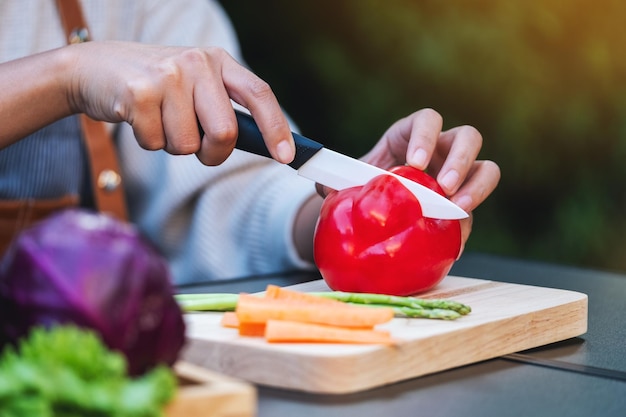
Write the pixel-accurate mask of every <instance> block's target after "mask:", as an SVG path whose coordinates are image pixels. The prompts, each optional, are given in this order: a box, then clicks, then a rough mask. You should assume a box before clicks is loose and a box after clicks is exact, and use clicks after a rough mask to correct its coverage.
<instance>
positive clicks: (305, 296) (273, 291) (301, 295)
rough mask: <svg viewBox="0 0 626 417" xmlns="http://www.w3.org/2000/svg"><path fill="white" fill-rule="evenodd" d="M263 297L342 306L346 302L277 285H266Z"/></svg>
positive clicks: (344, 305)
mask: <svg viewBox="0 0 626 417" xmlns="http://www.w3.org/2000/svg"><path fill="white" fill-rule="evenodd" d="M265 297H266V298H272V299H278V300H293V301H301V302H306V303H314V304H318V305H329V306H337V307H339V306H342V307H346V306H348V304H346V303H344V302H342V301H337V300H333V299H330V298H324V297H320V296H319V295H313V294H309V293H305V292H300V291H294V290H290V289H287V288H283V287H279V286H277V285H268V286H267V288H266V290H265Z"/></svg>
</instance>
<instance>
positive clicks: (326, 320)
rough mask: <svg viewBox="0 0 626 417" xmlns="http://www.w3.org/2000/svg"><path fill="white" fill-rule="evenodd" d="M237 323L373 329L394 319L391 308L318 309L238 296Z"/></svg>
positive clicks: (331, 307)
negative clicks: (297, 323)
mask: <svg viewBox="0 0 626 417" xmlns="http://www.w3.org/2000/svg"><path fill="white" fill-rule="evenodd" d="M236 313H237V318H238V319H239V322H240V323H242V322H253V323H265V322H267V321H268V320H271V319H276V320H290V321H300V322H305V323H317V324H328V325H335V326H344V327H373V326H375V325H377V324H381V323H386V322H388V321H390V320H391V319H393V315H394V311H393V309H391V308H385V307H381V308H371V307H361V306H355V305H343V304H342V305H340V306H338V307H334V306H331V305H324V306H321V305H319V304H315V303H308V302H302V301H296V300H280V299H271V298H262V297H256V296H253V295H249V294H240V295H239V301H238V302H237V309H236Z"/></svg>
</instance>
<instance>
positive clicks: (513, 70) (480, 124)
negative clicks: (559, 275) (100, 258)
mask: <svg viewBox="0 0 626 417" xmlns="http://www.w3.org/2000/svg"><path fill="white" fill-rule="evenodd" d="M222 3H223V5H224V7H225V9H226V10H227V12H228V13H229V14H230V16H231V18H232V19H233V22H234V24H235V27H236V29H237V32H238V34H239V36H240V40H241V42H242V45H243V51H244V56H245V59H246V61H247V63H248V64H249V65H250V66H251V67H252V68H253V69H254V71H255V72H257V73H258V74H259V75H261V76H262V77H263V78H264V79H265V80H267V81H268V82H269V83H270V84H271V85H272V87H273V88H274V90H275V92H276V94H277V96H278V97H279V99H280V100H281V102H282V104H283V105H284V107H285V108H286V109H287V110H288V112H289V114H290V115H291V116H292V117H293V119H294V120H295V121H296V123H297V124H298V126H299V127H300V130H301V131H302V133H304V134H305V135H307V136H310V137H312V138H315V139H317V140H319V141H321V142H324V143H325V144H326V145H327V146H328V147H330V148H333V149H336V150H339V151H343V152H346V153H348V154H352V155H354V156H360V155H361V154H363V153H365V152H366V151H367V150H369V148H370V147H371V146H372V145H373V144H374V143H375V142H376V140H377V139H378V138H379V137H380V135H381V134H382V133H383V132H384V130H385V129H386V128H387V127H388V126H389V125H390V124H391V123H392V122H393V121H395V120H396V119H398V118H400V117H402V116H404V115H407V114H409V113H410V112H412V111H414V110H417V109H419V108H423V107H433V108H435V109H436V110H437V111H439V112H440V113H441V114H442V115H443V116H444V120H445V124H446V126H445V127H446V128H449V127H452V126H455V125H459V124H471V125H473V126H475V127H477V128H478V129H479V130H480V131H481V133H482V134H483V137H484V146H483V150H482V152H481V155H480V157H481V158H482V159H492V160H495V161H496V162H497V163H498V164H499V165H500V167H501V169H502V180H501V182H500V185H499V186H498V189H497V190H496V192H495V193H494V194H492V195H491V196H490V197H489V199H488V200H487V202H485V203H484V204H483V205H482V206H481V207H479V209H478V210H476V212H475V221H474V232H473V234H472V237H471V238H470V240H469V242H468V247H467V250H475V251H482V252H489V253H495V254H503V255H510V256H516V257H521V258H529V259H538V260H546V261H552V262H559V263H567V264H572V265H578V266H586V267H594V268H601V269H609V270H620V271H625V270H626V163H625V160H626V52H625V51H624V45H626V25H625V24H624V21H625V19H626V2H624V1H623V0H600V1H599V2H595V3H590V2H588V1H583V0H511V1H499V0H473V1H462V0H448V1H438V0H419V1H414V0H344V1H336V0H315V1H306V0H300V1H290V0H265V1H262V2H261V1H255V0H223V2H222Z"/></svg>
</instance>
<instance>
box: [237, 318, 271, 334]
mask: <svg viewBox="0 0 626 417" xmlns="http://www.w3.org/2000/svg"><path fill="white" fill-rule="evenodd" d="M265 329H266V324H265V323H250V322H248V321H244V322H242V323H239V336H257V337H258V336H265Z"/></svg>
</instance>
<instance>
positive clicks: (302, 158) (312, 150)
mask: <svg viewBox="0 0 626 417" xmlns="http://www.w3.org/2000/svg"><path fill="white" fill-rule="evenodd" d="M235 114H236V116H237V124H238V128H239V136H238V138H237V144H236V145H235V147H236V148H237V149H240V150H243V151H246V152H251V153H254V154H257V155H261V156H265V157H268V158H271V157H272V156H271V155H270V152H269V151H268V149H267V147H266V146H265V142H264V140H263V135H262V134H261V131H260V130H259V127H258V126H257V124H256V122H255V121H254V119H253V118H252V116H250V115H248V114H246V113H244V112H241V111H239V110H235ZM198 127H199V128H200V136H203V135H204V133H203V130H202V128H201V127H200V124H199V123H198ZM292 135H293V139H294V141H295V144H296V155H295V158H294V160H293V161H292V162H290V163H289V164H288V165H289V166H290V167H291V168H293V169H295V170H296V171H297V172H298V175H301V176H303V177H305V178H308V179H310V180H312V181H315V182H317V183H320V184H322V185H325V186H327V187H330V188H332V189H334V190H343V189H344V188H350V187H355V186H358V185H364V184H365V183H367V182H368V181H369V180H371V179H373V178H374V177H377V176H379V175H391V176H393V177H395V178H396V179H398V180H399V181H400V182H401V183H402V184H403V185H404V186H405V187H406V188H408V189H409V191H411V192H412V193H413V195H415V197H416V198H417V200H418V201H419V202H420V205H421V206H422V214H423V215H424V217H430V218H435V219H464V218H466V217H469V216H468V214H467V213H466V212H465V211H464V210H463V209H461V208H460V207H459V206H457V205H456V204H454V203H453V202H452V201H450V200H448V199H447V198H446V197H444V196H442V195H441V194H439V193H437V192H435V191H433V190H431V189H430V188H428V187H425V186H423V185H421V184H419V183H417V182H415V181H411V180H409V179H408V178H404V177H402V176H400V175H397V174H394V173H391V172H389V171H386V170H384V169H382V168H378V167H376V166H374V165H370V164H368V163H365V162H363V161H360V160H358V159H354V158H351V157H349V156H346V155H343V154H341V153H339V152H335V151H332V150H330V149H327V148H325V147H324V145H322V144H321V143H318V142H316V141H314V140H311V139H309V138H306V137H304V136H301V135H299V134H297V133H294V132H292Z"/></svg>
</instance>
